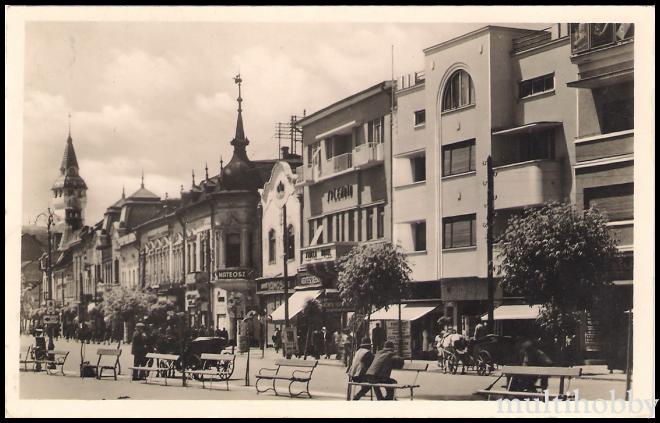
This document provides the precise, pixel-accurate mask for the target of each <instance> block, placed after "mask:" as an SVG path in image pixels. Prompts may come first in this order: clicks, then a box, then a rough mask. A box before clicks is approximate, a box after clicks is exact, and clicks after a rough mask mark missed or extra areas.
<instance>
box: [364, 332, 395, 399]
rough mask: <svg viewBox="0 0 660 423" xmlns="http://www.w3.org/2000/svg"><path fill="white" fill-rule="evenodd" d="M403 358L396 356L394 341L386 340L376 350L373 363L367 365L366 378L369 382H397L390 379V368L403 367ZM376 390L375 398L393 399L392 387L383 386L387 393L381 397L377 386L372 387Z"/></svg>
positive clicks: (381, 394)
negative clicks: (381, 346) (382, 345)
mask: <svg viewBox="0 0 660 423" xmlns="http://www.w3.org/2000/svg"><path fill="white" fill-rule="evenodd" d="M403 364H404V362H403V358H401V357H399V356H397V355H396V354H395V353H394V342H392V341H387V342H385V346H384V348H383V349H382V350H380V351H378V353H377V354H376V356H375V357H374V361H373V363H371V366H369V370H367V373H366V378H367V382H369V383H392V384H394V383H397V381H396V380H394V379H392V378H391V377H390V375H391V374H392V369H401V368H402V367H403ZM374 391H376V399H377V400H379V401H380V400H382V399H385V400H387V401H391V400H393V399H394V388H385V391H386V392H387V395H386V396H385V398H383V393H382V392H381V390H380V388H379V387H374Z"/></svg>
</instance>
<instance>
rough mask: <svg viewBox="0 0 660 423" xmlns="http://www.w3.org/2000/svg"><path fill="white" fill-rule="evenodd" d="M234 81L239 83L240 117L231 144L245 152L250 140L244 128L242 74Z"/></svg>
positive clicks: (237, 119) (235, 149)
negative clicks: (246, 136)
mask: <svg viewBox="0 0 660 423" xmlns="http://www.w3.org/2000/svg"><path fill="white" fill-rule="evenodd" d="M234 82H235V83H236V85H238V98H237V99H236V101H237V102H238V117H237V118H236V134H235V135H234V139H233V140H232V142H231V145H233V146H234V151H240V152H242V153H244V152H245V146H246V145H248V144H249V143H250V142H249V141H248V140H247V138H245V130H244V129H243V106H242V103H243V98H242V97H241V84H242V83H243V79H241V74H240V73H239V74H238V75H236V76H235V77H234Z"/></svg>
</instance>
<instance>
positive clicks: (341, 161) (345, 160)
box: [321, 153, 353, 176]
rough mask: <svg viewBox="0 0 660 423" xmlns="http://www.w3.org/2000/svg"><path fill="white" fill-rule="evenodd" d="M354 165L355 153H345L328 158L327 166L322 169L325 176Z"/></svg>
mask: <svg viewBox="0 0 660 423" xmlns="http://www.w3.org/2000/svg"><path fill="white" fill-rule="evenodd" d="M352 167H353V153H344V154H339V155H337V156H334V157H331V158H330V159H328V160H326V166H325V168H324V169H322V170H321V174H322V175H323V176H326V175H332V174H335V173H339V172H342V171H344V170H348V169H350V168H352Z"/></svg>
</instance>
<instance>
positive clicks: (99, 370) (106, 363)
mask: <svg viewBox="0 0 660 423" xmlns="http://www.w3.org/2000/svg"><path fill="white" fill-rule="evenodd" d="M96 355H98V357H99V358H98V360H97V361H96V364H84V365H83V369H81V372H80V377H83V375H84V369H86V368H90V369H93V370H94V372H95V374H96V378H97V379H101V378H102V377H103V370H112V374H113V376H114V378H115V380H117V368H118V367H119V356H120V355H121V349H110V348H99V349H98V350H96ZM103 357H110V358H109V359H106V360H103ZM106 377H109V376H106Z"/></svg>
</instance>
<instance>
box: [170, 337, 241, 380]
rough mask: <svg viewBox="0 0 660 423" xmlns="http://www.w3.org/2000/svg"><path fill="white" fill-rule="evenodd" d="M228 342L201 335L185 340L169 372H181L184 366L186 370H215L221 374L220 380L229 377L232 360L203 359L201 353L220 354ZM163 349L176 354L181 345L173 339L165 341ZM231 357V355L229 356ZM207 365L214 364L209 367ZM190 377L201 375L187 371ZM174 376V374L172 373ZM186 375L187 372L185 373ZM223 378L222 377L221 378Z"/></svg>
mask: <svg viewBox="0 0 660 423" xmlns="http://www.w3.org/2000/svg"><path fill="white" fill-rule="evenodd" d="M227 345H228V342H227V340H226V339H225V338H221V337H216V336H202V337H197V338H195V339H192V340H189V341H188V342H185V343H184V345H183V354H181V355H180V357H179V359H178V360H177V361H176V362H175V363H174V367H173V368H172V369H171V370H170V372H174V370H176V371H177V372H179V373H183V370H184V368H185V371H186V372H190V371H198V370H216V371H217V373H218V374H219V375H220V376H221V380H225V379H229V378H230V377H231V375H232V374H233V373H234V360H233V359H229V358H228V359H227V360H215V361H212V362H211V361H209V360H203V359H202V354H205V353H209V354H222V353H223V349H224V348H226V347H227ZM162 349H163V351H159V352H164V353H168V354H177V355H179V354H180V352H181V346H180V345H177V343H176V341H174V340H173V339H172V340H171V342H165V343H164V345H163V348H162ZM231 357H233V356H231ZM209 366H214V368H213V369H211V368H210V367H209ZM189 374H190V377H192V378H193V379H199V378H200V377H201V376H200V374H199V373H194V372H192V373H189ZM172 376H174V375H172ZM186 376H188V374H187V375H186ZM223 378H224V379H223Z"/></svg>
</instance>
